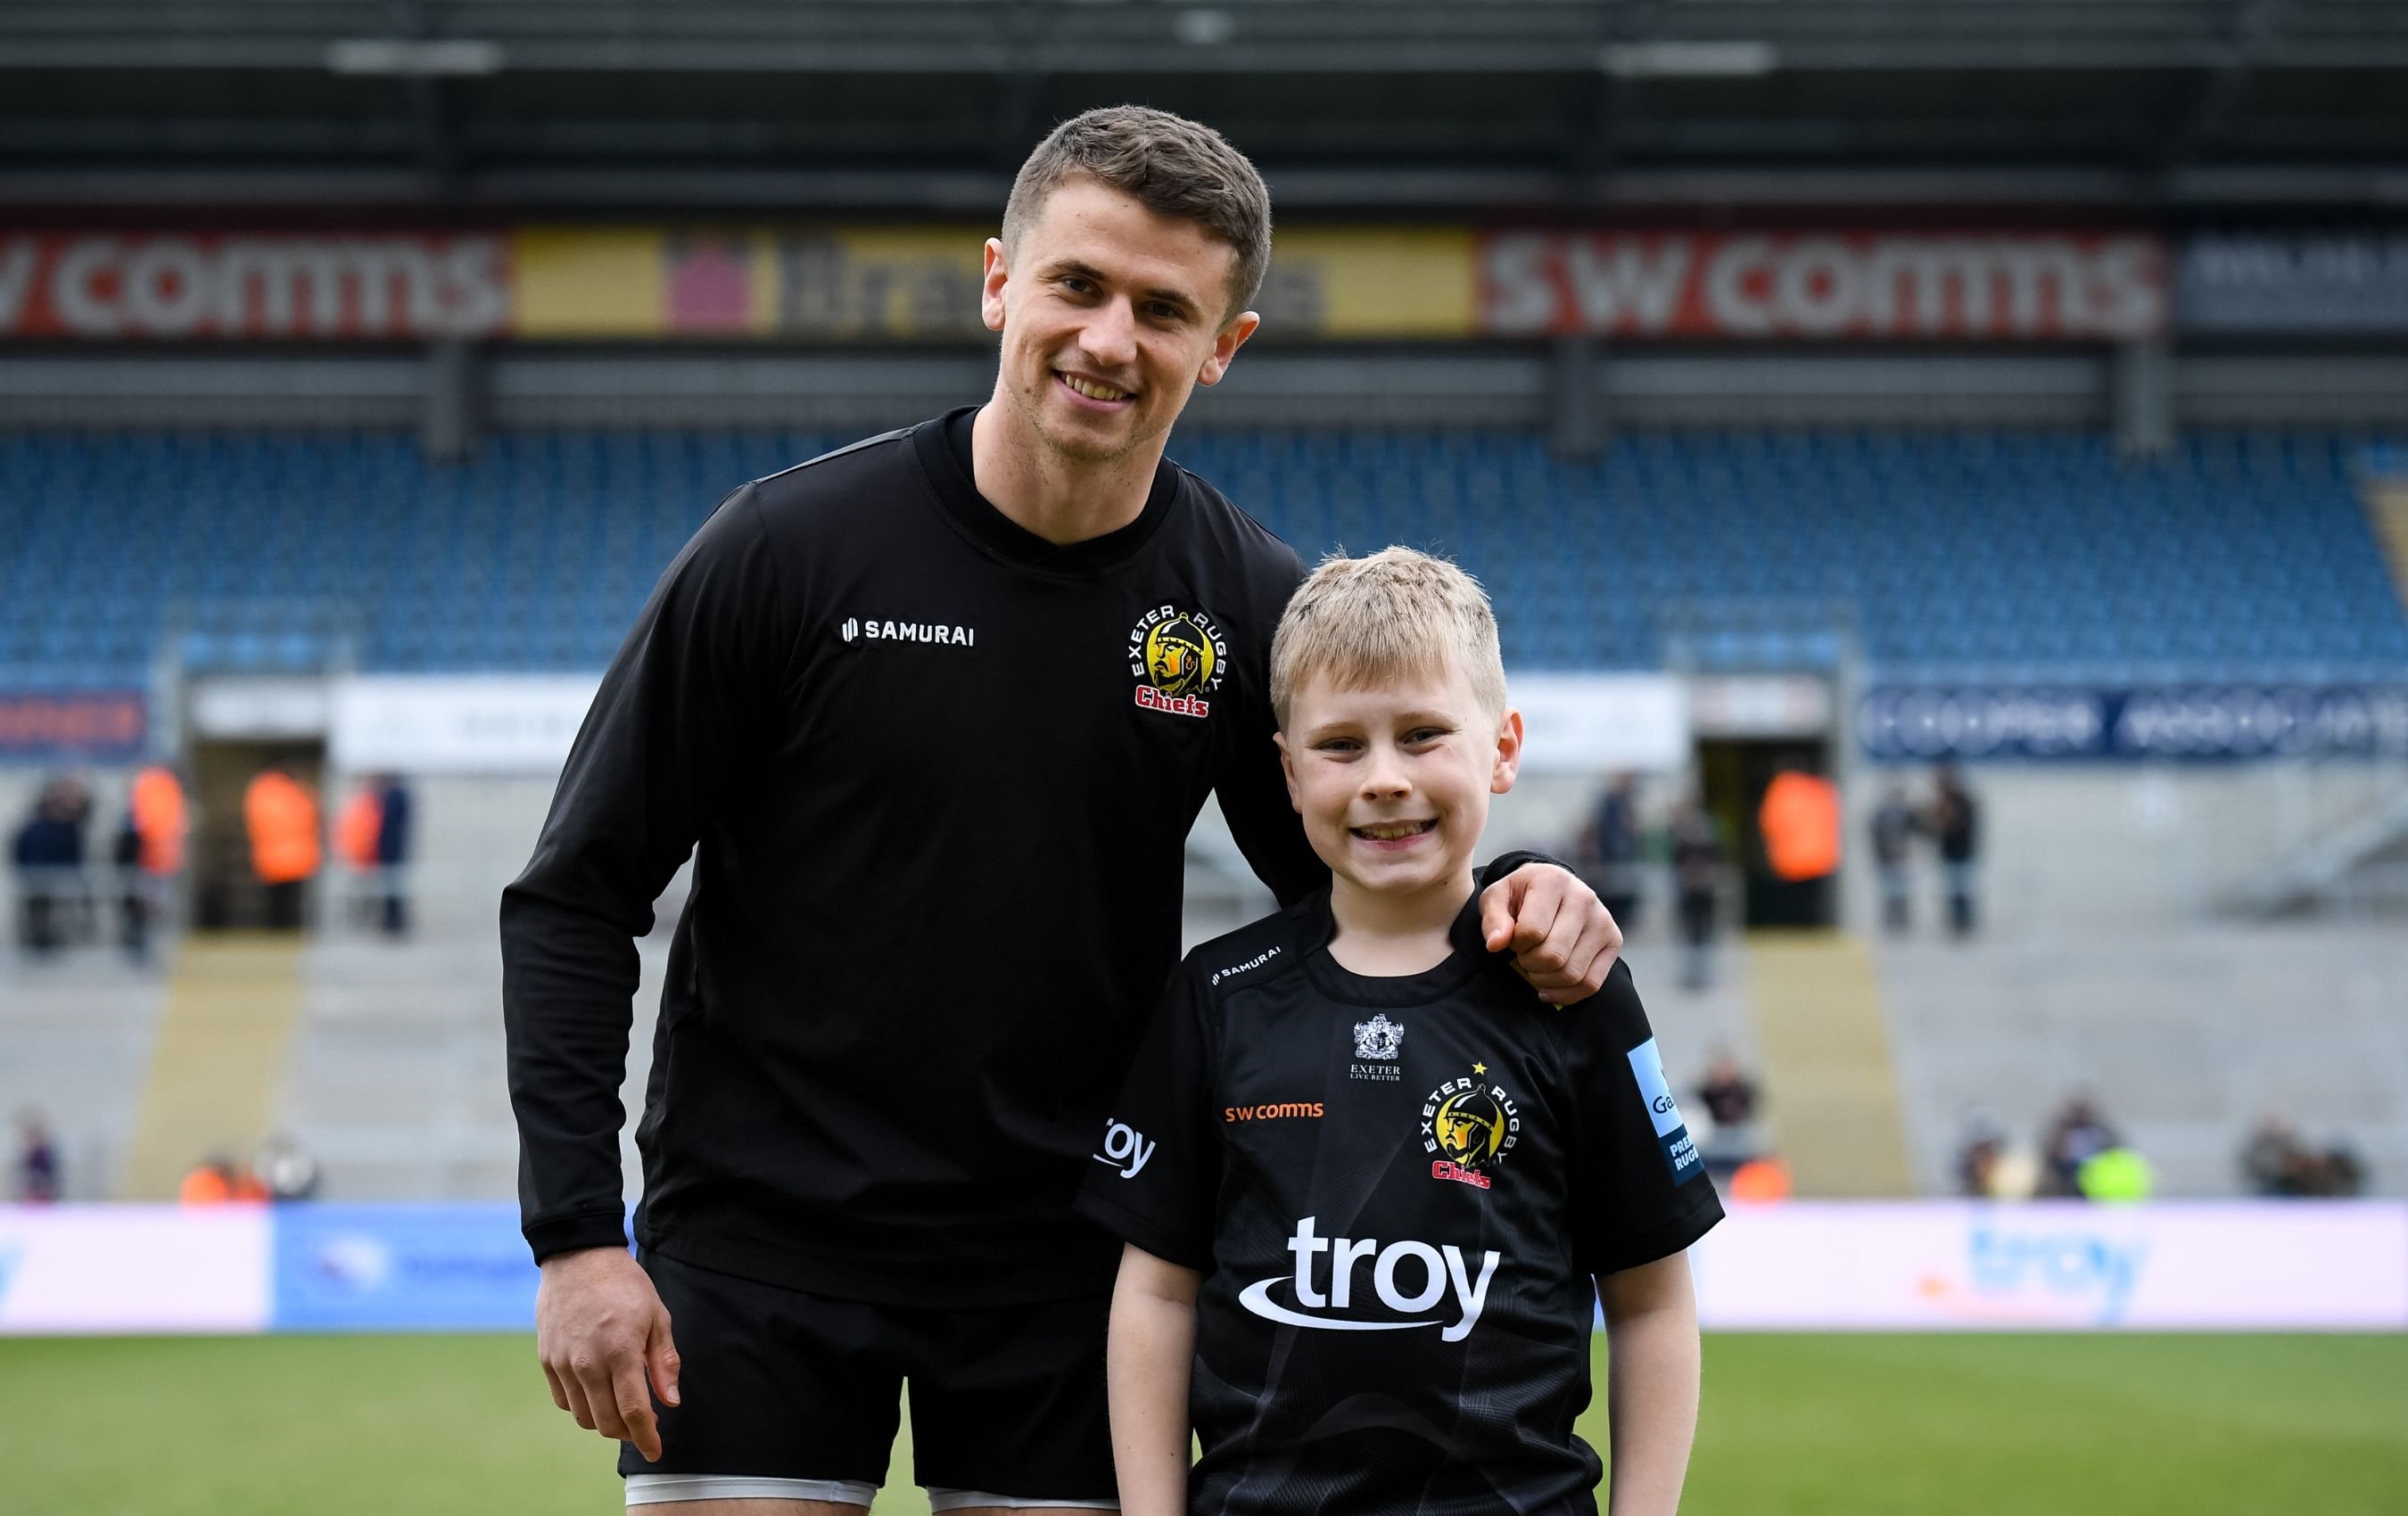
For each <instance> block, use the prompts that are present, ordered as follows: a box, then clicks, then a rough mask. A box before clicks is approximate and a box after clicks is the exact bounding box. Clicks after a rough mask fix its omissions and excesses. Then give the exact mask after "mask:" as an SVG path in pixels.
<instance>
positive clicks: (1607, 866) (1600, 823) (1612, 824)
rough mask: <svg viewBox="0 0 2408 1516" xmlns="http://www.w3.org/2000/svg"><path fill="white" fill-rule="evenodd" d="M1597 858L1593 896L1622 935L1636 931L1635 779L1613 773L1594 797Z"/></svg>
mask: <svg viewBox="0 0 2408 1516" xmlns="http://www.w3.org/2000/svg"><path fill="white" fill-rule="evenodd" d="M1590 848H1591V851H1593V852H1594V854H1595V856H1596V858H1597V866H1598V875H1597V894H1598V899H1599V900H1602V901H1604V902H1605V908H1606V909H1608V910H1610V911H1612V912H1613V919H1614V921H1615V922H1617V923H1619V924H1620V925H1621V927H1622V929H1623V930H1624V931H1625V932H1633V931H1636V930H1638V928H1639V912H1640V907H1641V901H1642V900H1643V899H1644V896H1642V895H1641V894H1640V875H1639V851H1640V850H1639V776H1638V775H1636V774H1629V773H1623V774H1616V775H1615V776H1614V777H1613V779H1611V780H1610V781H1609V782H1608V783H1607V784H1606V787H1605V794H1602V795H1600V796H1598V802H1597V816H1596V819H1595V821H1594V822H1592V823H1591V825H1590Z"/></svg>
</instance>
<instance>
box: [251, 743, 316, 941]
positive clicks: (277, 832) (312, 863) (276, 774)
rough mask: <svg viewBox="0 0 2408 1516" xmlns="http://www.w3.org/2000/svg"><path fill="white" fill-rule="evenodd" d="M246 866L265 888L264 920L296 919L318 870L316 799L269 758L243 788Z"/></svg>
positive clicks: (286, 922) (278, 923) (285, 925)
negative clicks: (304, 893) (248, 857)
mask: <svg viewBox="0 0 2408 1516" xmlns="http://www.w3.org/2000/svg"><path fill="white" fill-rule="evenodd" d="M242 822H243V826H244V828H245V830H247V831H248V832H249V833H250V834H251V872H252V873H253V874H255V875H257V876H258V878H259V882H260V883H261V884H263V885H265V887H266V891H267V924H268V925H269V926H270V927H272V928H275V929H278V930H291V929H293V928H295V927H298V926H299V925H300V924H301V887H302V886H303V885H304V884H306V883H308V880H309V879H310V877H311V876H313V875H315V874H316V873H317V872H318V863H319V846H318V799H317V796H315V795H313V794H310V793H309V791H308V787H307V786H305V785H304V784H302V782H301V781H300V780H299V779H294V777H293V774H292V771H291V770H290V769H288V768H286V767H285V766H284V765H283V764H281V763H271V764H269V765H267V766H266V767H265V768H263V769H261V770H260V771H259V774H258V776H257V777H256V778H254V779H252V780H251V787H250V788H249V789H248V790H246V791H244V792H243V796H242Z"/></svg>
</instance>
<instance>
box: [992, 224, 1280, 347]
mask: <svg viewBox="0 0 2408 1516" xmlns="http://www.w3.org/2000/svg"><path fill="white" fill-rule="evenodd" d="M1009 279H1011V269H1009V268H1007V267H1005V266H1004V251H1003V239H1002V238H1001V237H994V236H991V237H988V238H987V239H986V267H985V271H984V272H983V273H982V274H981V275H980V277H979V320H981V321H982V322H986V329H987V330H988V331H990V332H1000V331H1002V330H1003V286H1004V284H1005V282H1006V281H1007V280H1009ZM1232 351H1234V349H1232Z"/></svg>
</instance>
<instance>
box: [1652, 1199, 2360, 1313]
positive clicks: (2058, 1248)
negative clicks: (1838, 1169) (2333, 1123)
mask: <svg viewBox="0 0 2408 1516" xmlns="http://www.w3.org/2000/svg"><path fill="white" fill-rule="evenodd" d="M1691 1257H1692V1259H1693V1260H1694V1262H1695V1267H1696V1276H1697V1285H1698V1313H1699V1320H1700V1321H1701V1322H1702V1323H1704V1324H1705V1325H1706V1326H1708V1327H1713V1328H1720V1329H1723V1330H1726V1331H1921V1332H1968V1331H2014V1332H2032V1331H2076V1332H2078V1331H2112V1330H2147V1331H2168V1332H2176V1331H2357V1332H2374V1331H2382V1332H2396V1331H2401V1330H2408V1207H2403V1206H2401V1205H2400V1204H2398V1203H2396V1202H2385V1201H2362V1202H2361V1201H2319V1202H2281V1201H2276V1202H2246V1201H2243V1202H2222V1203H2218V1202H2200V1203H2182V1202H2173V1203H2160V1204H2157V1205H2150V1206H2129V1207H2118V1206H2092V1205H2085V1204H2082V1203H2079V1202H2041V1203H2036V1204H2030V1205H2016V1206H1986V1205H1977V1204H1973V1203H1971V1202H1961V1203H1960V1202H1953V1201H1903V1202H1897V1203H1887V1204H1885V1203H1848V1204H1838V1203H1828V1202H1827V1203H1819V1204H1818V1203H1815V1202H1812V1201H1793V1202H1788V1203H1785V1204H1781V1205H1770V1206H1745V1205H1742V1206H1734V1207H1733V1208H1732V1209H1731V1215H1730V1217H1729V1218H1728V1219H1727V1221H1725V1222H1724V1223H1723V1224H1722V1225H1720V1226H1718V1227H1716V1228H1715V1229H1714V1230H1713V1232H1711V1233H1709V1234H1708V1235H1707V1236H1706V1237H1705V1239H1704V1240H1703V1241H1701V1242H1700V1243H1699V1244H1698V1246H1697V1248H1696V1249H1695V1250H1694V1251H1692V1253H1691Z"/></svg>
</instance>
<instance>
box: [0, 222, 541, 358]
mask: <svg viewBox="0 0 2408 1516" xmlns="http://www.w3.org/2000/svg"><path fill="white" fill-rule="evenodd" d="M510 294H511V268H510V248H509V238H508V237H507V236H497V235H466V236H459V235H452V234H449V233H440V232H380V233H369V234H327V233H314V232H241V233H216V232H128V233H116V232H91V233H84V232H74V233H63V232H28V233H21V234H18V235H14V236H0V336H16V337H85V338H120V337H137V338H145V337H147V338H193V337H214V338H223V339H237V340H240V339H256V338H278V337H290V338H308V339H328V338H364V339H376V338H395V337H481V336H499V335H501V334H503V333H505V332H507V331H509V328H510Z"/></svg>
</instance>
